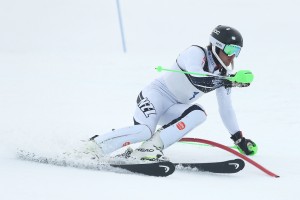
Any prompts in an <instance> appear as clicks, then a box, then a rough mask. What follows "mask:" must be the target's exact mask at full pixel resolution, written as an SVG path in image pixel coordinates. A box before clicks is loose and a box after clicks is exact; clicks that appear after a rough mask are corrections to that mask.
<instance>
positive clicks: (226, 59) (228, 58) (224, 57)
mask: <svg viewBox="0 0 300 200" xmlns="http://www.w3.org/2000/svg"><path fill="white" fill-rule="evenodd" d="M219 57H220V58H221V60H222V61H223V63H224V64H225V65H226V66H229V65H230V63H231V62H232V61H233V59H234V57H235V55H234V54H233V55H232V56H227V55H226V54H225V53H224V52H223V51H220V52H219Z"/></svg>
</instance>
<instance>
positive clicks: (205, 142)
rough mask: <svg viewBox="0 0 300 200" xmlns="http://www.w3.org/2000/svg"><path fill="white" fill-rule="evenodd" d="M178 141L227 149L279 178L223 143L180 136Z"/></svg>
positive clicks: (273, 175) (274, 175)
mask: <svg viewBox="0 0 300 200" xmlns="http://www.w3.org/2000/svg"><path fill="white" fill-rule="evenodd" d="M180 142H194V143H202V144H208V145H211V146H215V147H218V148H220V149H223V150H225V151H228V152H230V153H232V154H234V155H236V156H238V157H240V158H242V159H243V160H245V161H247V162H249V163H250V164H252V165H254V166H255V167H257V168H258V169H260V170H261V171H263V172H264V173H266V174H268V175H269V176H272V177H275V178H279V176H278V175H276V174H274V173H273V172H271V171H269V170H267V169H266V168H264V167H263V166H261V165H260V164H258V163H257V162H255V161H254V160H252V159H250V158H248V157H247V156H245V155H243V154H241V153H239V152H237V151H235V150H234V149H231V148H230V147H227V146H225V145H223V144H219V143H217V142H213V141H210V140H204V139H200V138H182V139H181V140H180Z"/></svg>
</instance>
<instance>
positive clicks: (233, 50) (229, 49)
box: [223, 44, 242, 57]
mask: <svg viewBox="0 0 300 200" xmlns="http://www.w3.org/2000/svg"><path fill="white" fill-rule="evenodd" d="M241 49H242V47H240V46H237V45H233V44H230V45H225V47H224V49H223V52H224V53H225V54H226V55H227V56H232V55H233V54H234V55H235V57H238V55H239V54H240V52H241Z"/></svg>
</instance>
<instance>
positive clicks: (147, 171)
mask: <svg viewBox="0 0 300 200" xmlns="http://www.w3.org/2000/svg"><path fill="white" fill-rule="evenodd" d="M110 166H112V167H117V168H121V169H125V170H128V171H130V172H133V173H139V174H144V175H148V176H161V177H165V176H169V175H171V174H173V172H174V171H175V165H174V164H173V163H171V162H155V163H143V164H110Z"/></svg>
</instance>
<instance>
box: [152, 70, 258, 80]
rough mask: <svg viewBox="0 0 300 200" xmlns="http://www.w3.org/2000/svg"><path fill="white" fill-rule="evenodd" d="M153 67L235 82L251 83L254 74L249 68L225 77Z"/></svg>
mask: <svg viewBox="0 0 300 200" xmlns="http://www.w3.org/2000/svg"><path fill="white" fill-rule="evenodd" d="M155 69H156V71H158V72H162V71H166V72H175V73H181V74H191V75H194V76H199V77H211V76H214V77H218V78H220V79H226V80H229V81H231V82H237V83H251V82H252V81H253V79H254V75H253V74H252V72H251V71H250V70H240V71H238V72H237V73H236V74H235V75H234V76H231V77H226V76H218V75H214V74H201V73H198V72H188V71H182V70H175V69H167V68H164V67H162V66H158V67H156V68H155Z"/></svg>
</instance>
